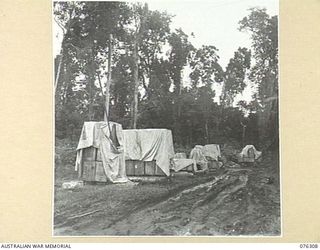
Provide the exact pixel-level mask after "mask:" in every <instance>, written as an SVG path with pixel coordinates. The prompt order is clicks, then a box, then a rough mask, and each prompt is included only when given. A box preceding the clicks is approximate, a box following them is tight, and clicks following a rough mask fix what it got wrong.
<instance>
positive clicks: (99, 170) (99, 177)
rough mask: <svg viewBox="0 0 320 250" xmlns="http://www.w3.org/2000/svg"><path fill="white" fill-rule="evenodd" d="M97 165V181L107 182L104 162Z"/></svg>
mask: <svg viewBox="0 0 320 250" xmlns="http://www.w3.org/2000/svg"><path fill="white" fill-rule="evenodd" d="M95 164H96V174H95V181H99V182H107V176H106V174H105V173H104V168H103V164H102V162H99V161H96V162H95Z"/></svg>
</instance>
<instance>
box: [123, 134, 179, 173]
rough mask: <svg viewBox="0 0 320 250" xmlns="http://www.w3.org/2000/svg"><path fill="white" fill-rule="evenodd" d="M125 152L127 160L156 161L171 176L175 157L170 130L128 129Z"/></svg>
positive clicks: (125, 136)
mask: <svg viewBox="0 0 320 250" xmlns="http://www.w3.org/2000/svg"><path fill="white" fill-rule="evenodd" d="M123 132H124V140H125V143H124V152H125V159H126V160H139V161H153V160H155V161H156V164H157V166H159V167H160V168H161V170H162V171H163V172H164V173H165V174H166V175H167V176H169V175H170V159H172V158H173V157H174V148H173V141H172V133H171V131H170V130H168V129H126V130H123Z"/></svg>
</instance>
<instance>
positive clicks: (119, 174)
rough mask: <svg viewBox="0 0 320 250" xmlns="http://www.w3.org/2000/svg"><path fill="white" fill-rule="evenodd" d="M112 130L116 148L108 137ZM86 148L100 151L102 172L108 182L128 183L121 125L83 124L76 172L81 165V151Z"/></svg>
mask: <svg viewBox="0 0 320 250" xmlns="http://www.w3.org/2000/svg"><path fill="white" fill-rule="evenodd" d="M112 128H115V134H116V138H117V141H118V143H119V145H117V146H118V147H116V146H115V145H114V142H113V141H112V140H111V137H110V135H111V131H110V129H111V130H112ZM88 147H95V148H98V149H100V152H101V158H102V163H103V168H104V172H105V174H106V176H107V178H108V180H109V181H111V182H113V183H121V182H127V181H128V178H127V177H126V173H125V171H126V169H125V160H124V138H123V130H122V126H121V124H119V123H115V122H109V124H108V123H106V122H85V123H84V124H83V127H82V131H81V136H80V140H79V143H78V147H77V159H76V166H75V170H76V171H77V170H78V169H79V168H80V167H81V165H82V151H83V149H84V148H88ZM80 170H81V169H80Z"/></svg>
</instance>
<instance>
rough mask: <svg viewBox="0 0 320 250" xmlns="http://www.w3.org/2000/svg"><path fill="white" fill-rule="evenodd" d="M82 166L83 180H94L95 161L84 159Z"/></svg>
mask: <svg viewBox="0 0 320 250" xmlns="http://www.w3.org/2000/svg"><path fill="white" fill-rule="evenodd" d="M82 167H83V172H82V173H83V174H82V179H83V180H84V181H95V175H96V165H95V162H94V161H84V162H83V165H82Z"/></svg>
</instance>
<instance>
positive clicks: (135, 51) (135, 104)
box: [131, 34, 139, 129]
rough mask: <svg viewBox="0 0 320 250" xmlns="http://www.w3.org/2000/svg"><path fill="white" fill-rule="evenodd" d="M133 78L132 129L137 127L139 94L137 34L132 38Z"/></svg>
mask: <svg viewBox="0 0 320 250" xmlns="http://www.w3.org/2000/svg"><path fill="white" fill-rule="evenodd" d="M133 60H134V66H133V79H134V91H133V101H132V108H131V112H132V124H131V127H132V128H133V129H136V128H137V115H138V94H139V74H138V70H139V68H138V67H139V61H138V60H139V58H138V34H136V37H135V39H134V48H133Z"/></svg>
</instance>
